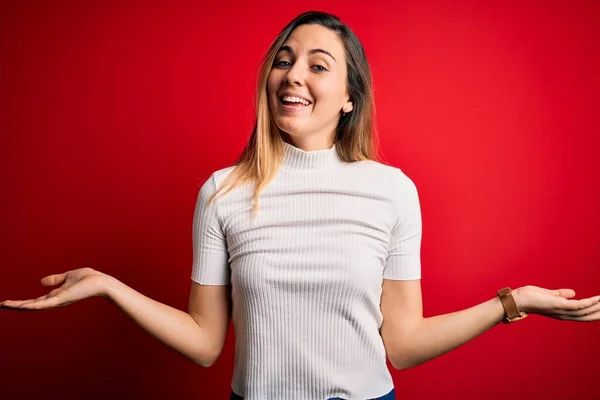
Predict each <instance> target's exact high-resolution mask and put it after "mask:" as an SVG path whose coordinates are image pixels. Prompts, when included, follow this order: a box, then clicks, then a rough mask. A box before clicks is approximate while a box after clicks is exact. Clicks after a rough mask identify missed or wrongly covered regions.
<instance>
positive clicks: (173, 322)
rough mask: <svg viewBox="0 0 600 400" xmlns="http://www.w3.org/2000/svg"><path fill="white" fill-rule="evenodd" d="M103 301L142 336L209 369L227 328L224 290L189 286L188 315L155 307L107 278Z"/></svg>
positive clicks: (217, 354) (161, 305)
mask: <svg viewBox="0 0 600 400" xmlns="http://www.w3.org/2000/svg"><path fill="white" fill-rule="evenodd" d="M106 297H107V298H108V299H109V300H110V301H111V302H112V303H114V304H115V305H116V306H117V307H118V308H119V309H121V311H123V312H124V313H125V314H127V315H128V316H129V317H131V319H133V320H134V321H135V322H136V323H137V324H138V325H140V326H141V327H142V328H143V329H144V330H145V331H146V332H148V333H149V334H151V335H152V336H154V337H155V338H156V339H158V340H159V341H160V342H162V343H164V344H165V345H167V346H168V347H170V348H171V349H173V350H175V351H177V352H178V353H181V354H182V355H183V356H184V357H186V358H188V359H189V360H191V361H192V362H194V363H196V364H198V365H200V366H202V367H210V366H211V365H212V364H213V363H214V362H215V361H216V360H217V358H218V357H219V355H220V353H221V350H222V348H223V345H224V343H225V336H226V334H227V328H228V325H229V315H230V313H229V304H228V301H227V299H228V286H226V285H221V286H205V285H199V284H197V283H195V282H192V289H191V291H190V303H189V310H190V312H189V313H187V312H184V311H181V310H178V309H176V308H173V307H171V306H168V305H166V304H162V303H159V302H158V301H155V300H153V299H151V298H149V297H146V296H144V295H143V294H141V293H139V292H137V291H135V290H134V289H132V288H130V287H129V286H127V285H125V284H123V283H122V282H120V281H119V280H117V279H115V278H113V277H110V276H108V275H107V281H106Z"/></svg>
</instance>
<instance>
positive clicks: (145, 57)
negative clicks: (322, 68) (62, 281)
mask: <svg viewBox="0 0 600 400" xmlns="http://www.w3.org/2000/svg"><path fill="white" fill-rule="evenodd" d="M309 9H321V10H324V11H330V12H333V13H336V14H338V15H339V16H340V17H342V18H343V19H344V20H345V21H346V22H347V23H349V25H350V26H351V27H352V28H353V29H354V31H355V32H356V33H357V34H358V36H359V37H360V38H361V40H362V42H363V44H364V46H365V48H366V51H367V55H368V57H369V58H370V62H371V66H372V69H373V75H374V84H375V94H376V102H377V109H378V116H377V118H378V126H379V132H380V137H381V143H382V148H383V152H384V154H385V156H386V159H387V160H388V161H389V162H390V163H392V164H393V165H395V166H398V167H400V168H402V169H403V170H404V171H405V173H407V175H408V176H410V177H411V178H412V179H413V180H414V181H415V183H416V184H417V187H418V188H419V193H420V198H421V207H422V215H423V224H424V236H423V247H422V259H423V281H422V285H423V297H424V310H425V314H426V316H432V315H436V314H441V313H447V312H452V311H456V310H459V309H463V308H467V307H470V306H473V305H475V304H477V303H480V302H483V301H485V300H487V299H489V298H492V297H493V296H494V295H495V292H496V290H497V289H499V288H501V287H503V286H512V287H518V286H522V285H525V284H533V285H538V286H542V287H548V288H558V287H570V288H573V289H575V290H576V291H577V293H578V295H577V297H578V298H580V297H588V296H592V295H595V294H598V293H599V292H600V285H599V284H598V281H599V278H600V273H599V272H598V265H599V260H600V252H599V246H598V243H599V234H598V225H599V223H600V211H599V207H598V206H599V205H600V191H599V187H600V185H599V184H600V180H599V178H598V172H599V171H600V168H599V161H598V155H597V154H598V145H599V140H598V135H599V134H600V129H599V128H600V117H599V115H598V114H599V112H598V104H599V102H598V100H599V93H600V79H599V72H598V71H599V68H600V57H599V54H600V52H599V49H600V34H599V30H600V28H599V26H600V2H597V1H587V2H582V1H570V2H568V1H543V2H542V1H538V2H528V1H508V2H507V1H502V2H497V1H486V2H480V1H460V2H455V1H444V2H430V1H429V2H416V1H415V2H389V4H385V5H384V3H383V2H374V1H372V2H364V1H357V2H349V1H330V2H326V3H324V2H322V1H306V2H298V4H293V2H286V3H283V2H275V1H273V2H266V3H265V2H261V3H260V4H259V3H258V2H257V3H255V4H251V3H249V2H248V3H246V2H237V3H232V2H217V1H212V2H207V1H204V2H176V3H174V2H166V1H163V2H134V1H129V2H121V1H112V2H108V1H84V2H80V1H53V2H49V1H12V2H8V1H6V2H2V3H1V5H0V85H1V86H0V93H1V94H0V101H1V103H0V131H1V135H0V156H1V158H0V163H1V164H0V174H1V175H0V178H1V179H2V181H1V182H2V186H3V189H2V193H3V195H2V196H1V198H0V206H1V210H2V211H1V212H2V224H0V227H1V228H0V229H1V235H2V237H1V239H2V240H1V242H0V243H1V244H0V246H1V253H0V254H1V257H2V258H1V261H0V265H1V266H0V268H1V275H0V300H4V299H21V298H30V297H37V296H39V295H41V294H43V293H45V292H47V290H46V289H44V288H42V287H41V286H40V285H39V283H38V282H39V279H40V278H42V277H43V276H46V275H48V274H52V273H58V272H64V271H66V270H69V269H75V268H79V267H81V266H91V267H93V268H95V269H98V270H100V271H103V272H106V273H108V274H111V275H114V276H116V277H117V278H119V279H121V280H122V281H124V282H125V283H127V284H128V285H130V286H132V287H133V288H135V289H137V290H139V291H141V292H142V293H144V294H146V295H148V296H150V297H152V298H154V299H156V300H159V301H161V302H164V303H167V304H170V305H172V306H175V307H178V308H180V309H186V307H187V300H188V293H189V286H190V274H191V257H192V251H191V245H192V243H191V221H192V216H193V208H194V204H195V200H196V195H197V192H198V190H199V188H200V185H201V184H202V183H203V182H204V180H205V179H206V178H207V177H208V176H209V175H210V173H211V172H212V171H214V170H216V169H219V168H223V167H226V166H228V165H231V163H233V161H234V160H235V159H236V157H237V156H238V154H239V153H240V152H241V150H242V147H243V145H244V143H245V141H246V139H247V137H248V135H249V131H250V128H251V125H252V122H253V110H252V101H253V91H254V83H255V78H256V74H257V71H258V66H259V63H260V59H261V57H262V55H263V54H264V53H265V51H266V49H267V47H268V45H269V44H270V42H271V40H272V39H273V38H274V37H275V36H276V34H277V33H278V32H279V30H280V29H281V28H283V26H284V25H285V24H286V23H287V22H288V21H289V20H291V19H292V18H293V17H294V16H296V15H297V14H299V13H300V12H303V11H306V10H309ZM232 334H233V331H232V330H231V329H230V332H229V336H228V341H227V343H226V347H225V350H224V352H223V354H222V356H221V358H220V359H219V360H218V362H217V363H216V364H215V365H214V366H213V367H212V368H209V369H203V368H200V367H198V366H195V365H193V364H192V363H190V362H189V361H187V360H186V359H184V358H183V357H182V356H180V355H178V354H177V353H175V352H173V351H171V350H169V349H168V348H167V347H166V346H163V345H162V344H160V343H159V342H158V341H156V340H155V339H153V338H152V337H151V336H149V335H147V334H146V333H145V332H144V331H143V330H142V329H140V328H139V327H138V326H136V325H135V324H134V323H133V322H132V321H131V320H129V319H128V318H127V317H126V316H125V315H124V314H121V313H120V312H119V311H118V310H117V309H116V308H115V307H113V306H111V305H110V304H109V303H108V302H106V301H103V300H101V299H99V298H93V299H88V300H85V301H83V302H80V303H76V304H74V305H71V306H69V307H66V308H59V309H55V310H49V311H45V312H38V313H17V312H11V311H6V310H2V311H0V397H2V398H4V399H21V398H23V399H24V398H61V399H81V398H86V399H100V398H105V397H107V396H109V395H110V396H113V397H115V398H129V397H135V398H145V399H166V398H201V399H204V398H206V399H213V398H215V399H217V398H227V396H228V394H229V391H230V388H229V382H230V379H231V373H232V365H233V364H232V362H233V335H232ZM599 334H600V323H593V324H583V323H574V322H561V321H557V320H553V319H548V318H542V317H539V316H537V315H533V316H531V317H530V318H528V319H526V320H524V321H522V322H519V323H517V324H515V325H509V326H505V325H499V326H497V327H495V328H493V329H492V330H491V331H489V332H487V333H485V334H483V335H482V336H480V337H479V338H477V339H475V340H474V341H472V342H470V343H468V344H466V345H464V346H462V347H460V348H458V349H457V350H455V351H453V352H451V353H448V354H446V355H443V356H441V357H440V358H437V359H435V360H433V361H430V362H428V363H426V364H423V365H421V366H418V367H415V368H413V369H409V370H404V371H393V372H392V373H393V376H394V381H395V384H396V390H397V392H398V394H399V398H403V399H415V400H417V399H438V398H441V397H444V398H446V397H448V398H462V399H483V398H485V399H506V398H507V397H509V398H511V399H514V400H516V399H531V398H540V399H541V398H544V399H566V398H569V399H592V398H594V399H597V398H600V389H598V385H597V382H598V373H599V372H600V367H599V366H600V362H599V357H600V346H599V345H598V337H599V336H600V335H599ZM390 368H391V366H390Z"/></svg>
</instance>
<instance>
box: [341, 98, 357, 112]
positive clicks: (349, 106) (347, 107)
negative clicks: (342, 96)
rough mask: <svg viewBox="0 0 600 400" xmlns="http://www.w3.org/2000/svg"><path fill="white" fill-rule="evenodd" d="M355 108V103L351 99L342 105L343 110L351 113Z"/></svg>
mask: <svg viewBox="0 0 600 400" xmlns="http://www.w3.org/2000/svg"><path fill="white" fill-rule="evenodd" d="M353 109H354V104H352V102H351V101H350V99H348V100H346V103H345V104H344V106H343V107H342V112H344V113H349V112H350V111H352V110H353Z"/></svg>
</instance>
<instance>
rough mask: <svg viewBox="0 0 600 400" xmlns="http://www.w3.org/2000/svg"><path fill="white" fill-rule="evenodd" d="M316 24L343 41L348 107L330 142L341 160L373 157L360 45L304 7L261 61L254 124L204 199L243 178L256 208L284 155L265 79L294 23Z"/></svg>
mask: <svg viewBox="0 0 600 400" xmlns="http://www.w3.org/2000/svg"><path fill="white" fill-rule="evenodd" d="M305 24H318V25H321V26H324V27H326V28H328V29H330V30H332V31H333V32H335V33H337V34H338V36H339V37H340V39H341V40H342V42H343V43H344V48H345V54H346V64H347V70H348V80H347V85H348V92H349V94H350V101H352V103H353V110H352V112H350V113H348V114H341V115H340V120H339V122H338V126H337V129H336V136H335V141H334V142H335V145H336V146H335V148H336V151H337V153H338V156H339V157H340V159H341V160H343V161H346V162H353V161H361V160H376V161H379V160H380V157H379V154H378V148H379V147H378V140H377V135H376V132H375V104H374V101H373V87H372V79H371V71H370V68H369V63H368V61H367V58H366V55H365V51H364V48H363V46H362V44H361V43H360V41H359V40H358V38H357V37H356V35H355V34H354V32H352V30H350V28H349V27H348V26H347V25H345V24H344V23H343V22H342V21H341V20H340V19H339V18H338V17H336V16H334V15H332V14H328V13H324V12H319V11H309V12H305V13H303V14H301V15H299V16H298V17H296V18H295V19H294V20H292V21H291V22H290V23H289V24H288V25H287V26H286V27H285V28H284V29H283V30H282V31H281V32H280V33H279V35H278V36H277V37H276V38H275V40H274V41H273V43H272V44H271V46H270V47H269V50H268V52H267V55H266V57H265V59H264V61H263V63H262V67H261V70H260V74H259V80H258V87H257V90H256V124H255V125H254V129H253V130H252V135H251V136H250V139H249V140H248V142H247V144H246V147H245V148H244V150H243V152H242V154H241V155H240V157H239V158H238V160H237V161H236V163H235V168H234V169H233V171H231V173H230V174H229V175H228V176H227V178H226V179H225V180H224V181H223V183H222V185H220V187H219V188H218V189H217V191H216V192H215V193H213V195H212V196H211V197H210V199H209V204H210V203H212V201H214V200H215V198H216V197H217V196H219V195H225V194H227V193H229V192H230V191H231V190H233V189H235V188H236V187H238V186H240V185H242V184H244V183H253V184H254V188H255V191H254V198H253V200H254V207H253V214H256V212H257V210H258V199H259V195H260V193H261V191H262V190H263V189H264V188H265V187H266V186H267V185H268V184H269V182H270V181H271V180H272V179H273V177H274V176H275V174H276V173H277V171H278V169H279V166H280V165H281V161H282V159H283V155H284V141H283V138H282V137H281V134H280V133H279V129H278V128H277V126H276V125H275V122H274V121H273V117H272V115H271V112H270V109H269V103H268V94H267V80H268V78H269V73H270V72H271V68H272V66H273V62H274V60H275V56H276V55H277V52H278V51H279V49H280V48H281V46H283V44H284V43H285V41H286V40H287V39H288V37H289V35H290V34H291V33H292V32H293V30H294V29H296V28H297V27H298V26H300V25H305Z"/></svg>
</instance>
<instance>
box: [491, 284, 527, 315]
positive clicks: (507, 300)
mask: <svg viewBox="0 0 600 400" xmlns="http://www.w3.org/2000/svg"><path fill="white" fill-rule="evenodd" d="M497 294H498V297H499V298H500V302H501V303H502V307H504V318H503V319H502V322H503V323H505V324H510V323H511V322H515V321H518V320H520V319H523V318H526V317H527V313H526V312H525V311H519V308H518V307H517V303H515V299H514V298H513V296H512V290H511V288H509V287H505V288H503V289H500V290H498V293H497Z"/></svg>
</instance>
